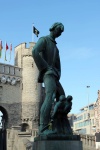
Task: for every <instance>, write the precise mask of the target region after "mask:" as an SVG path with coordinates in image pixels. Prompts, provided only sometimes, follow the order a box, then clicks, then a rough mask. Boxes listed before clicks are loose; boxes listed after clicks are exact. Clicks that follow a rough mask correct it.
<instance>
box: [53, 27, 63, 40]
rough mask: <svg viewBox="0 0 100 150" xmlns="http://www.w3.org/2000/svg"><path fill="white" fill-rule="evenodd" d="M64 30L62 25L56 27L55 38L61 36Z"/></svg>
mask: <svg viewBox="0 0 100 150" xmlns="http://www.w3.org/2000/svg"><path fill="white" fill-rule="evenodd" d="M62 32H63V31H62V30H61V27H57V28H55V30H54V36H55V38H57V37H59V36H60V35H61V33H62Z"/></svg>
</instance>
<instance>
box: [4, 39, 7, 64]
mask: <svg viewBox="0 0 100 150" xmlns="http://www.w3.org/2000/svg"><path fill="white" fill-rule="evenodd" d="M6 43H7V42H5V61H6ZM5 61H4V62H5Z"/></svg>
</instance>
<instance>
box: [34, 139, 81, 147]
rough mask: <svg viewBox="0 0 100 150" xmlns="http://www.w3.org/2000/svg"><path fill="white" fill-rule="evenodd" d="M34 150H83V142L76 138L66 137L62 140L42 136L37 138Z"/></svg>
mask: <svg viewBox="0 0 100 150" xmlns="http://www.w3.org/2000/svg"><path fill="white" fill-rule="evenodd" d="M74 138H75V137H74ZM33 150H82V142H81V141H80V140H76V139H73V140H72V139H70V138H69V139H65V137H64V138H63V139H62V138H61V140H60V138H57V139H56V138H55V139H46V138H44V137H42V138H37V139H35V141H34V145H33Z"/></svg>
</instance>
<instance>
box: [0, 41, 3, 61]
mask: <svg viewBox="0 0 100 150" xmlns="http://www.w3.org/2000/svg"><path fill="white" fill-rule="evenodd" d="M2 49H3V47H2V41H1V40H0V58H1V55H2Z"/></svg>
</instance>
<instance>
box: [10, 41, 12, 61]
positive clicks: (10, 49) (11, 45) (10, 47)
mask: <svg viewBox="0 0 100 150" xmlns="http://www.w3.org/2000/svg"><path fill="white" fill-rule="evenodd" d="M11 51H12V43H10V60H11Z"/></svg>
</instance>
